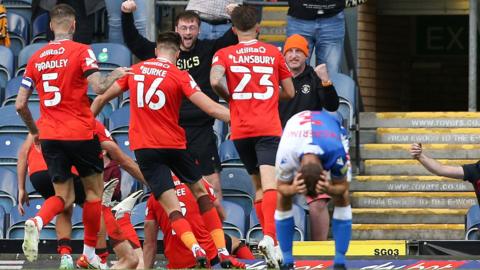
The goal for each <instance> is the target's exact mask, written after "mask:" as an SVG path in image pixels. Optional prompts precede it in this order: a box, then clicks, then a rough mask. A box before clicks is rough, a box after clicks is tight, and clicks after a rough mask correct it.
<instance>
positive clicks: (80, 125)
mask: <svg viewBox="0 0 480 270" xmlns="http://www.w3.org/2000/svg"><path fill="white" fill-rule="evenodd" d="M97 70H98V66H97V62H96V59H95V54H94V53H93V51H92V50H91V49H90V47H89V46H88V45H85V44H81V43H77V42H74V41H71V40H60V41H52V42H50V43H48V45H46V46H45V47H43V48H41V49H40V50H38V51H37V52H36V53H35V54H33V56H32V57H31V58H30V60H29V61H28V64H27V68H26V70H25V74H24V75H23V80H22V86H23V87H25V88H27V89H30V90H33V89H34V88H36V89H37V91H38V95H39V97H40V119H39V120H38V128H39V131H40V139H51V140H90V139H92V138H93V131H94V129H95V119H94V117H93V114H92V112H91V111H90V103H89V100H88V97H87V88H88V81H87V79H86V77H87V76H88V75H90V74H91V73H93V72H95V71H97Z"/></svg>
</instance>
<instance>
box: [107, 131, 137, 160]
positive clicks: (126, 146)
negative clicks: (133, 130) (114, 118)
mask: <svg viewBox="0 0 480 270" xmlns="http://www.w3.org/2000/svg"><path fill="white" fill-rule="evenodd" d="M112 137H113V139H114V140H115V141H116V142H117V144H118V146H119V147H120V149H122V151H123V152H124V153H125V154H127V155H128V156H129V157H131V158H132V159H133V160H135V154H134V153H133V151H132V150H130V140H129V139H128V134H127V133H116V134H112Z"/></svg>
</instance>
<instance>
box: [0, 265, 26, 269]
mask: <svg viewBox="0 0 480 270" xmlns="http://www.w3.org/2000/svg"><path fill="white" fill-rule="evenodd" d="M22 268H23V265H0V269H22Z"/></svg>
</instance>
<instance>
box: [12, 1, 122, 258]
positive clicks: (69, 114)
mask: <svg viewBox="0 0 480 270" xmlns="http://www.w3.org/2000/svg"><path fill="white" fill-rule="evenodd" d="M50 27H51V29H52V31H53V32H54V35H55V40H54V41H52V42H50V43H48V45H46V46H44V47H43V48H41V49H39V50H38V51H37V52H36V53H35V54H33V56H32V57H31V58H30V60H29V61H28V64H27V68H26V71H25V74H24V75H23V79H22V83H21V86H20V89H19V92H18V96H17V100H16V103H15V105H16V108H17V111H18V113H19V114H20V116H21V118H22V120H23V121H24V122H25V124H26V126H27V127H28V129H29V131H30V133H31V134H32V136H33V139H34V142H35V144H37V145H38V144H39V139H40V140H41V144H42V154H43V157H44V158H45V161H46V163H47V166H48V172H49V174H50V176H51V180H52V182H53V185H54V189H55V196H52V197H50V198H48V199H47V200H46V201H45V203H44V204H43V206H42V208H41V209H40V210H39V211H38V213H37V215H36V216H35V217H34V218H32V219H29V220H27V221H26V222H25V236H24V242H23V245H22V248H23V252H24V253H25V256H26V257H27V259H28V260H29V261H33V260H36V258H37V255H38V241H39V233H40V230H41V229H42V228H43V226H44V225H46V224H48V223H49V222H50V221H51V220H52V219H53V218H54V217H55V216H56V215H57V214H59V213H60V212H62V211H64V210H65V209H68V208H69V207H70V206H71V205H72V203H73V201H74V198H75V196H74V189H73V178H72V173H71V171H70V169H71V167H72V165H74V166H75V168H77V170H78V173H79V176H80V178H81V179H82V183H83V185H84V188H85V196H86V198H85V203H84V206H83V223H84V226H85V238H84V248H83V255H82V256H81V257H80V261H81V262H85V264H87V265H92V267H97V266H98V264H99V262H98V260H97V258H98V257H96V256H95V244H96V242H97V233H98V231H99V227H100V219H99V218H98V217H99V216H100V213H101V198H102V190H103V188H102V186H103V179H102V178H103V177H102V172H103V160H102V157H101V149H100V143H99V142H98V138H97V137H96V136H94V131H95V119H94V117H93V114H92V112H91V111H90V108H89V101H88V96H87V88H88V84H91V86H92V88H93V90H94V91H95V92H96V93H97V94H101V93H103V92H104V91H105V90H106V89H107V88H108V87H110V86H111V85H112V83H113V82H114V81H115V80H117V79H118V78H121V77H123V76H124V75H126V74H127V73H128V69H126V68H124V67H120V68H117V69H115V70H114V71H112V72H111V73H110V74H109V75H108V76H106V77H104V76H102V75H101V74H100V72H99V70H98V66H97V63H96V59H95V54H94V53H93V51H92V50H91V49H90V47H89V46H88V45H84V44H81V43H77V42H74V41H72V38H73V34H74V32H75V11H74V10H73V9H72V8H71V7H70V6H68V5H65V4H59V5H56V6H55V7H54V8H53V9H52V10H51V11H50ZM33 89H37V91H38V95H39V98H40V118H39V120H38V128H37V125H36V124H35V122H34V120H33V118H32V114H31V112H30V110H29V108H28V98H29V96H30V95H31V94H32V91H33Z"/></svg>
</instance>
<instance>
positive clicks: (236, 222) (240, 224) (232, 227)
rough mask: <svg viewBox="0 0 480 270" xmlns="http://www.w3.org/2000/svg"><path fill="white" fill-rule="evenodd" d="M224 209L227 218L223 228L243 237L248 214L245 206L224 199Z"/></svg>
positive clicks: (226, 231)
mask: <svg viewBox="0 0 480 270" xmlns="http://www.w3.org/2000/svg"><path fill="white" fill-rule="evenodd" d="M222 206H223V209H225V214H226V216H227V217H226V219H225V220H224V221H223V230H224V231H225V233H228V234H230V235H232V236H235V237H237V238H239V239H243V238H244V235H245V228H246V225H247V224H246V223H247V222H246V215H245V213H244V211H243V208H242V207H241V206H240V205H238V204H236V203H234V202H230V201H226V200H223V201H222Z"/></svg>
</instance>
